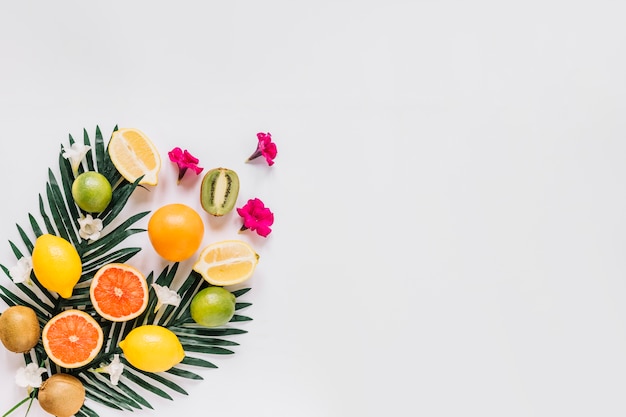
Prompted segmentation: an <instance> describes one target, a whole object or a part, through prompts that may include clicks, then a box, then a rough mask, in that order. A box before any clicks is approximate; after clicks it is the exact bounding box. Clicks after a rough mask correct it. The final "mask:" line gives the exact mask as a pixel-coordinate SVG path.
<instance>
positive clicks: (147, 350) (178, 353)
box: [120, 324, 185, 372]
mask: <svg viewBox="0 0 626 417" xmlns="http://www.w3.org/2000/svg"><path fill="white" fill-rule="evenodd" d="M120 348H122V351H123V352H124V356H125V357H126V359H127V360H128V362H130V364H131V365H133V366H134V367H135V368H137V369H140V370H142V371H146V372H163V371H167V370H168V369H170V368H171V367H173V366H175V365H177V364H179V363H180V361H182V360H183V358H184V357H185V351H184V350H183V346H182V345H181V344H180V341H179V340H178V337H177V336H176V335H175V334H174V332H172V331H171V330H169V329H166V328H165V327H162V326H157V325H154V324H145V325H143V326H139V327H135V328H134V329H133V330H131V331H130V333H128V335H126V337H125V338H124V340H122V341H121V342H120Z"/></svg>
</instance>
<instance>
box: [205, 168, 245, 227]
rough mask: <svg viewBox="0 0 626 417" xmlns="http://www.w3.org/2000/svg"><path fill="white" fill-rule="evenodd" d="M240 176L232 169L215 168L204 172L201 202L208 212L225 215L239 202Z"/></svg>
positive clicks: (214, 214)
mask: <svg viewBox="0 0 626 417" xmlns="http://www.w3.org/2000/svg"><path fill="white" fill-rule="evenodd" d="M238 195H239V176H237V173H236V172H235V171H233V170H232V169H228V168H213V169H211V170H209V171H208V172H207V173H206V174H204V178H202V186H201V187H200V204H202V208H203V209H204V211H206V212H207V213H209V214H211V215H213V216H223V215H225V214H227V213H229V212H230V211H231V210H232V209H233V208H234V207H235V204H236V203H237V196H238Z"/></svg>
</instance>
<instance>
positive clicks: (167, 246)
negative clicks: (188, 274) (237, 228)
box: [148, 204, 204, 262]
mask: <svg viewBox="0 0 626 417" xmlns="http://www.w3.org/2000/svg"><path fill="white" fill-rule="evenodd" d="M148 237H149V238H150V243H152V246H153V247H154V250H155V251H156V252H157V253H158V254H159V255H160V256H161V257H163V258H165V259H167V260H168V261H170V262H179V261H184V260H185V259H187V258H189V257H191V255H193V254H194V253H195V252H196V251H197V250H198V248H199V247H200V244H201V243H202V238H203V237H204V223H203V222H202V218H201V217H200V215H199V214H198V212H197V211H195V210H194V209H192V208H191V207H189V206H187V205H185V204H167V205H165V206H162V207H160V208H159V209H157V210H156V211H155V212H154V213H153V214H152V216H151V217H150V220H149V221H148Z"/></svg>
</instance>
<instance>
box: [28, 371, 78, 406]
mask: <svg viewBox="0 0 626 417" xmlns="http://www.w3.org/2000/svg"><path fill="white" fill-rule="evenodd" d="M37 400H38V401H39V405H40V406H41V408H42V409H44V410H45V411H46V412H48V413H50V414H52V415H54V416H56V417H70V416H73V415H74V414H76V413H77V412H78V410H80V408H81V407H82V406H83V403H84V402H85V387H84V386H83V383H82V382H80V380H79V379H78V378H76V377H75V376H72V375H70V374H64V373H59V374H54V375H52V376H51V377H50V378H48V379H46V380H45V381H44V382H43V384H41V387H40V388H39V393H38V394H37Z"/></svg>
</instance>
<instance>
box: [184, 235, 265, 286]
mask: <svg viewBox="0 0 626 417" xmlns="http://www.w3.org/2000/svg"><path fill="white" fill-rule="evenodd" d="M258 263H259V254H257V253H256V252H255V251H254V249H252V247H251V246H250V245H249V244H247V243H246V242H244V241H242V240H223V241H221V242H215V243H212V244H210V245H209V246H207V247H205V248H204V249H203V250H202V252H201V253H200V256H198V259H197V260H196V263H194V265H193V270H194V271H196V272H197V273H199V274H200V275H202V277H203V278H204V279H205V280H207V281H208V282H209V283H210V284H213V285H218V286H226V285H234V284H239V283H240V282H244V281H245V280H247V279H248V278H250V277H251V276H252V273H253V272H254V270H255V268H256V266H257V264H258Z"/></svg>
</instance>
